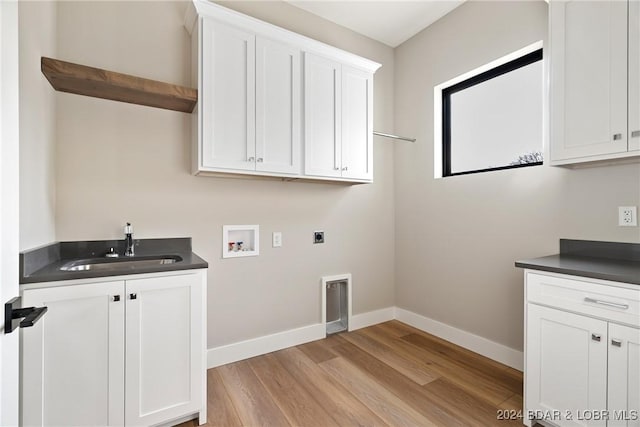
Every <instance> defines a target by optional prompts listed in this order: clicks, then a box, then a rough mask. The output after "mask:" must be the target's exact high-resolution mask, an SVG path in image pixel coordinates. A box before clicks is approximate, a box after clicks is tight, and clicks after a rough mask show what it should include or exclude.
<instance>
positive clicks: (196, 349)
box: [21, 270, 206, 426]
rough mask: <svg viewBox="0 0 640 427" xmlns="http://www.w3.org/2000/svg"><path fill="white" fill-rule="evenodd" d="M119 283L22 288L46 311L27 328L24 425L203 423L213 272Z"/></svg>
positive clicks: (24, 334) (152, 276) (25, 301)
mask: <svg viewBox="0 0 640 427" xmlns="http://www.w3.org/2000/svg"><path fill="white" fill-rule="evenodd" d="M130 277H132V278H130ZM133 277H135V278H133ZM138 277H139V278H138ZM120 279H122V280H114V281H108V282H104V281H103V282H100V279H89V280H88V281H80V280H77V281H68V282H50V283H41V284H33V285H27V286H28V287H27V288H26V289H24V290H23V292H22V298H23V304H24V305H27V306H47V307H48V311H47V313H46V314H45V316H43V317H42V319H41V320H40V321H39V322H38V323H36V324H35V325H34V326H33V327H32V328H26V329H21V334H22V335H21V346H22V348H21V354H22V363H21V385H22V387H21V394H22V395H21V417H22V422H21V423H22V425H24V426H88V425H96V426H97V425H101V426H123V425H126V426H148V425H157V424H165V423H170V422H171V421H173V420H177V419H180V418H182V417H186V416H190V415H195V414H198V416H199V419H200V423H203V422H204V421H206V404H205V401H206V392H205V389H206V365H205V336H204V333H205V331H206V327H205V323H204V322H205V310H204V303H203V301H206V294H205V283H206V273H205V272H204V271H198V270H196V271H195V272H193V273H188V274H177V275H164V276H163V275H158V274H145V275H137V276H126V277H124V276H122V277H120ZM52 284H53V286H52Z"/></svg>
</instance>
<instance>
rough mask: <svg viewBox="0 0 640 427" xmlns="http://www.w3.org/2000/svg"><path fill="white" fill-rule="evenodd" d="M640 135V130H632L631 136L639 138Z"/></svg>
mask: <svg viewBox="0 0 640 427" xmlns="http://www.w3.org/2000/svg"><path fill="white" fill-rule="evenodd" d="M639 136H640V130H633V131H631V138H637V137H639Z"/></svg>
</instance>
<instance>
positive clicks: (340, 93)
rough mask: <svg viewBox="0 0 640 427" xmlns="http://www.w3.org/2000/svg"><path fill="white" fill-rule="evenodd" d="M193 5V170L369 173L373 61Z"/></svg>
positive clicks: (345, 176)
mask: <svg viewBox="0 0 640 427" xmlns="http://www.w3.org/2000/svg"><path fill="white" fill-rule="evenodd" d="M193 5H194V7H193V8H189V11H188V12H187V16H186V17H185V26H186V28H187V30H189V31H190V32H191V35H192V67H193V70H192V78H193V83H194V84H197V85H198V97H199V100H198V106H197V107H196V110H195V111H194V113H193V137H194V141H195V142H194V149H193V162H192V164H193V166H192V168H193V172H194V173H195V174H204V175H216V174H219V173H231V174H241V175H254V176H256V175H258V176H269V177H281V178H283V179H300V178H303V179H308V180H326V179H328V180H337V181H354V182H371V181H372V180H373V168H372V163H373V153H372V148H373V144H372V136H373V133H372V132H373V126H372V105H373V73H374V72H375V71H376V70H377V69H378V68H379V67H380V64H377V63H375V62H373V61H369V60H368V59H365V58H362V57H359V56H356V55H354V54H351V53H348V52H345V51H343V50H340V49H337V48H334V47H331V46H328V45H325V44H323V43H320V42H318V41H315V40H311V39H309V38H307V37H304V36H301V35H299V34H295V33H292V32H290V31H287V30H284V29H282V28H279V27H276V26H274V25H271V24H268V23H266V22H262V21H258V20H257V19H254V18H251V17H248V16H245V15H242V14H240V13H237V12H234V11H232V10H229V9H227V8H225V7H222V6H219V5H216V4H213V3H210V2H208V1H206V0H194V1H193ZM303 59H304V61H303Z"/></svg>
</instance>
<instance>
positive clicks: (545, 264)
mask: <svg viewBox="0 0 640 427" xmlns="http://www.w3.org/2000/svg"><path fill="white" fill-rule="evenodd" d="M515 265H516V267H521V268H528V269H532V270H541V271H549V272H553V273H561V274H570V275H572V276H581V277H591V278H594V279H602V280H611V281H614V282H624V283H631V284H635V285H640V244H638V243H617V242H599V241H591V240H571V239H560V253H558V254H554V255H549V256H543V257H540V258H533V259H526V260H520V261H516V263H515Z"/></svg>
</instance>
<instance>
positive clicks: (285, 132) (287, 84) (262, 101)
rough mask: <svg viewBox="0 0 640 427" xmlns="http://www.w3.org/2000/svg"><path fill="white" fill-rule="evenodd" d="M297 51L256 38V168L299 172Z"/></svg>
mask: <svg viewBox="0 0 640 427" xmlns="http://www.w3.org/2000/svg"><path fill="white" fill-rule="evenodd" d="M300 56H301V54H300V50H299V49H296V48H294V47H291V46H288V45H286V44H283V43H279V42H276V41H273V40H269V39H266V38H262V37H258V38H257V39H256V145H255V146H256V168H255V169H256V170H257V171H267V172H282V173H290V174H299V173H300V160H301V152H300V146H301V144H300V137H301V117H300V105H301V90H300V88H301V77H302V76H301V69H300Z"/></svg>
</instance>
